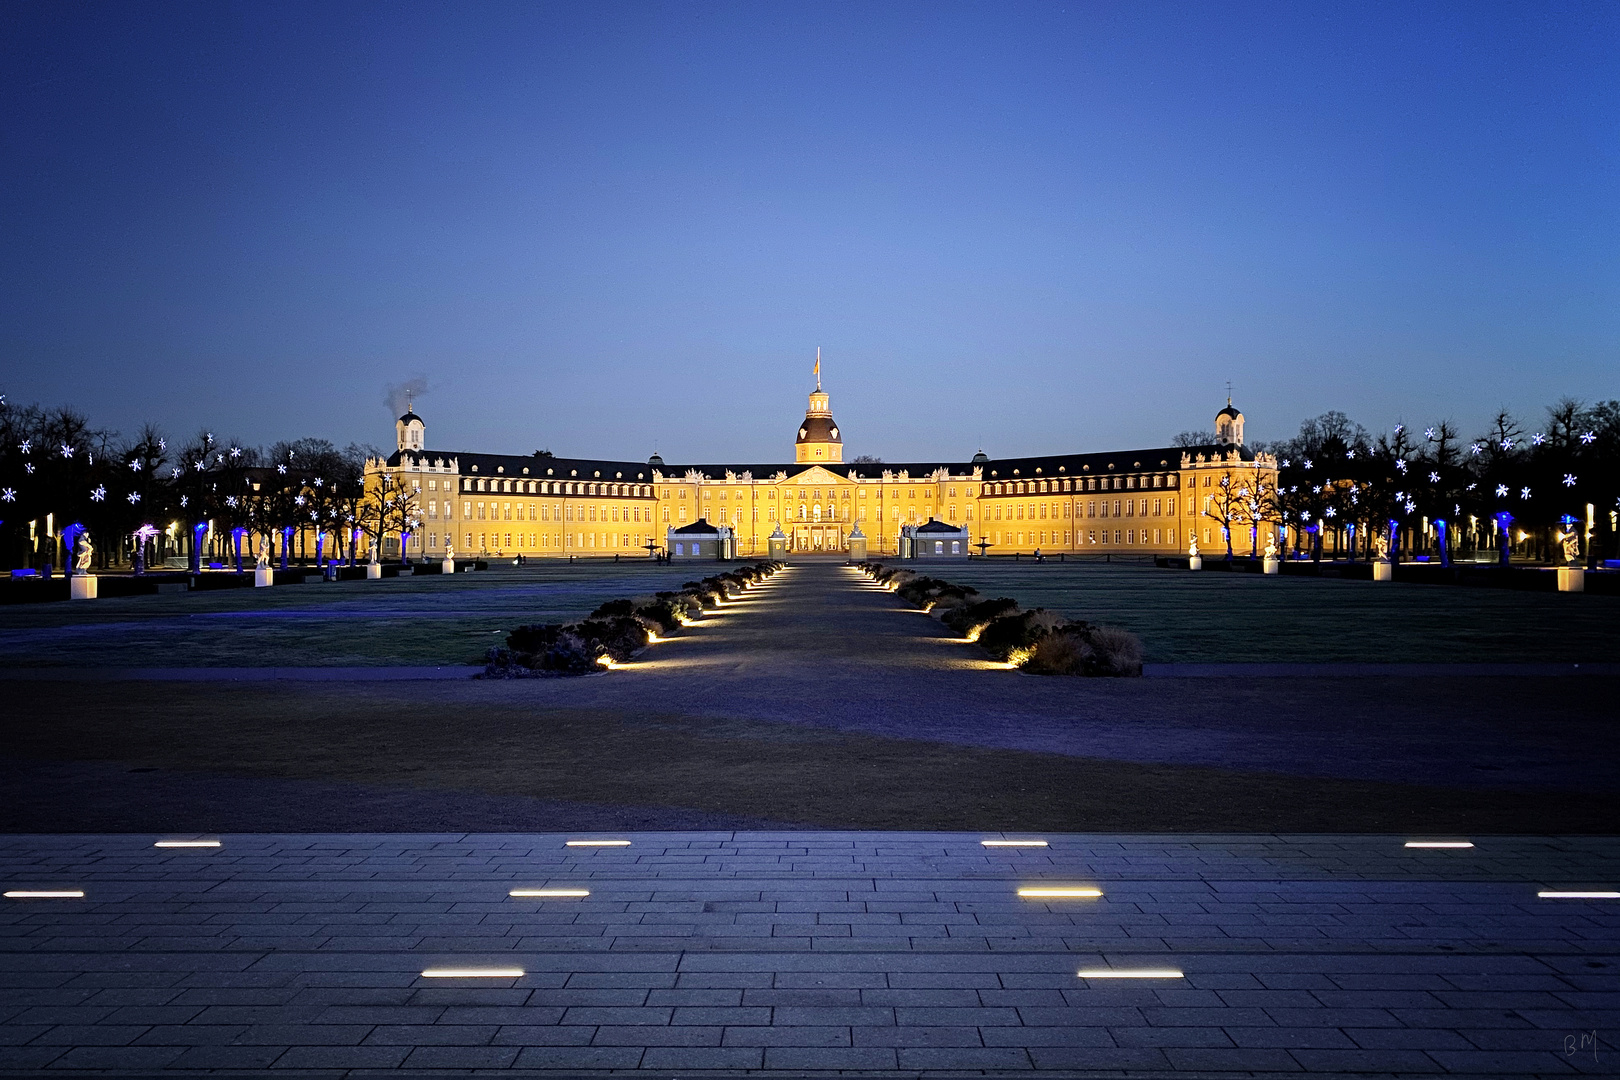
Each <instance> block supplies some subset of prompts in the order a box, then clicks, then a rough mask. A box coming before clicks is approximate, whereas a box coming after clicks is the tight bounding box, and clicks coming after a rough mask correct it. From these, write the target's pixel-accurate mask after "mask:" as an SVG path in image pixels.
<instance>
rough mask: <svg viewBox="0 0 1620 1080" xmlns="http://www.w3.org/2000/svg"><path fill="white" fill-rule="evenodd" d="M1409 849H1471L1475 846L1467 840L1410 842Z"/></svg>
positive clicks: (1407, 844) (1408, 843) (1408, 842)
mask: <svg viewBox="0 0 1620 1080" xmlns="http://www.w3.org/2000/svg"><path fill="white" fill-rule="evenodd" d="M1406 846H1407V847H1409V848H1471V847H1473V846H1474V845H1473V844H1471V843H1469V842H1468V841H1467V840H1408V841H1407V842H1406Z"/></svg>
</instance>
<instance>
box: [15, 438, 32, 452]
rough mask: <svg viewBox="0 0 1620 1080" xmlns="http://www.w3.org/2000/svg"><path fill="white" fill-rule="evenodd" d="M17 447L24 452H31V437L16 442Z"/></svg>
mask: <svg viewBox="0 0 1620 1080" xmlns="http://www.w3.org/2000/svg"><path fill="white" fill-rule="evenodd" d="M17 449H19V450H21V451H22V452H23V453H25V454H31V453H33V452H34V440H33V439H24V440H23V441H22V442H20V443H18V444H17Z"/></svg>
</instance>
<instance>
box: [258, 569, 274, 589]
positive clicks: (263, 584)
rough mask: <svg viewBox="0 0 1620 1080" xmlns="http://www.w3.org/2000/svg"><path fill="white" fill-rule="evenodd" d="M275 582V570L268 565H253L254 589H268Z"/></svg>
mask: <svg viewBox="0 0 1620 1080" xmlns="http://www.w3.org/2000/svg"><path fill="white" fill-rule="evenodd" d="M275 583H276V571H275V569H274V568H273V567H269V566H255V567H254V568H253V587H254V588H255V589H268V588H269V587H270V586H272V585H274V584H275Z"/></svg>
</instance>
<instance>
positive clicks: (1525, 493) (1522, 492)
mask: <svg viewBox="0 0 1620 1080" xmlns="http://www.w3.org/2000/svg"><path fill="white" fill-rule="evenodd" d="M1529 497H1530V489H1529V488H1520V489H1519V498H1521V499H1528V498H1529Z"/></svg>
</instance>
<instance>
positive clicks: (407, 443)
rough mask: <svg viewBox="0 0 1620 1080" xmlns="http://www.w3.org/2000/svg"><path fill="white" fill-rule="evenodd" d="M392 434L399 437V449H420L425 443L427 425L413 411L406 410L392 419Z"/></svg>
mask: <svg viewBox="0 0 1620 1080" xmlns="http://www.w3.org/2000/svg"><path fill="white" fill-rule="evenodd" d="M394 435H395V436H396V437H397V438H398V439H399V449H401V450H416V451H420V450H421V449H422V447H424V446H426V445H427V425H426V424H424V423H422V418H421V417H420V416H417V415H416V413H415V412H414V411H407V412H406V413H405V415H404V416H402V417H400V418H399V419H398V420H396V421H394Z"/></svg>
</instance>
